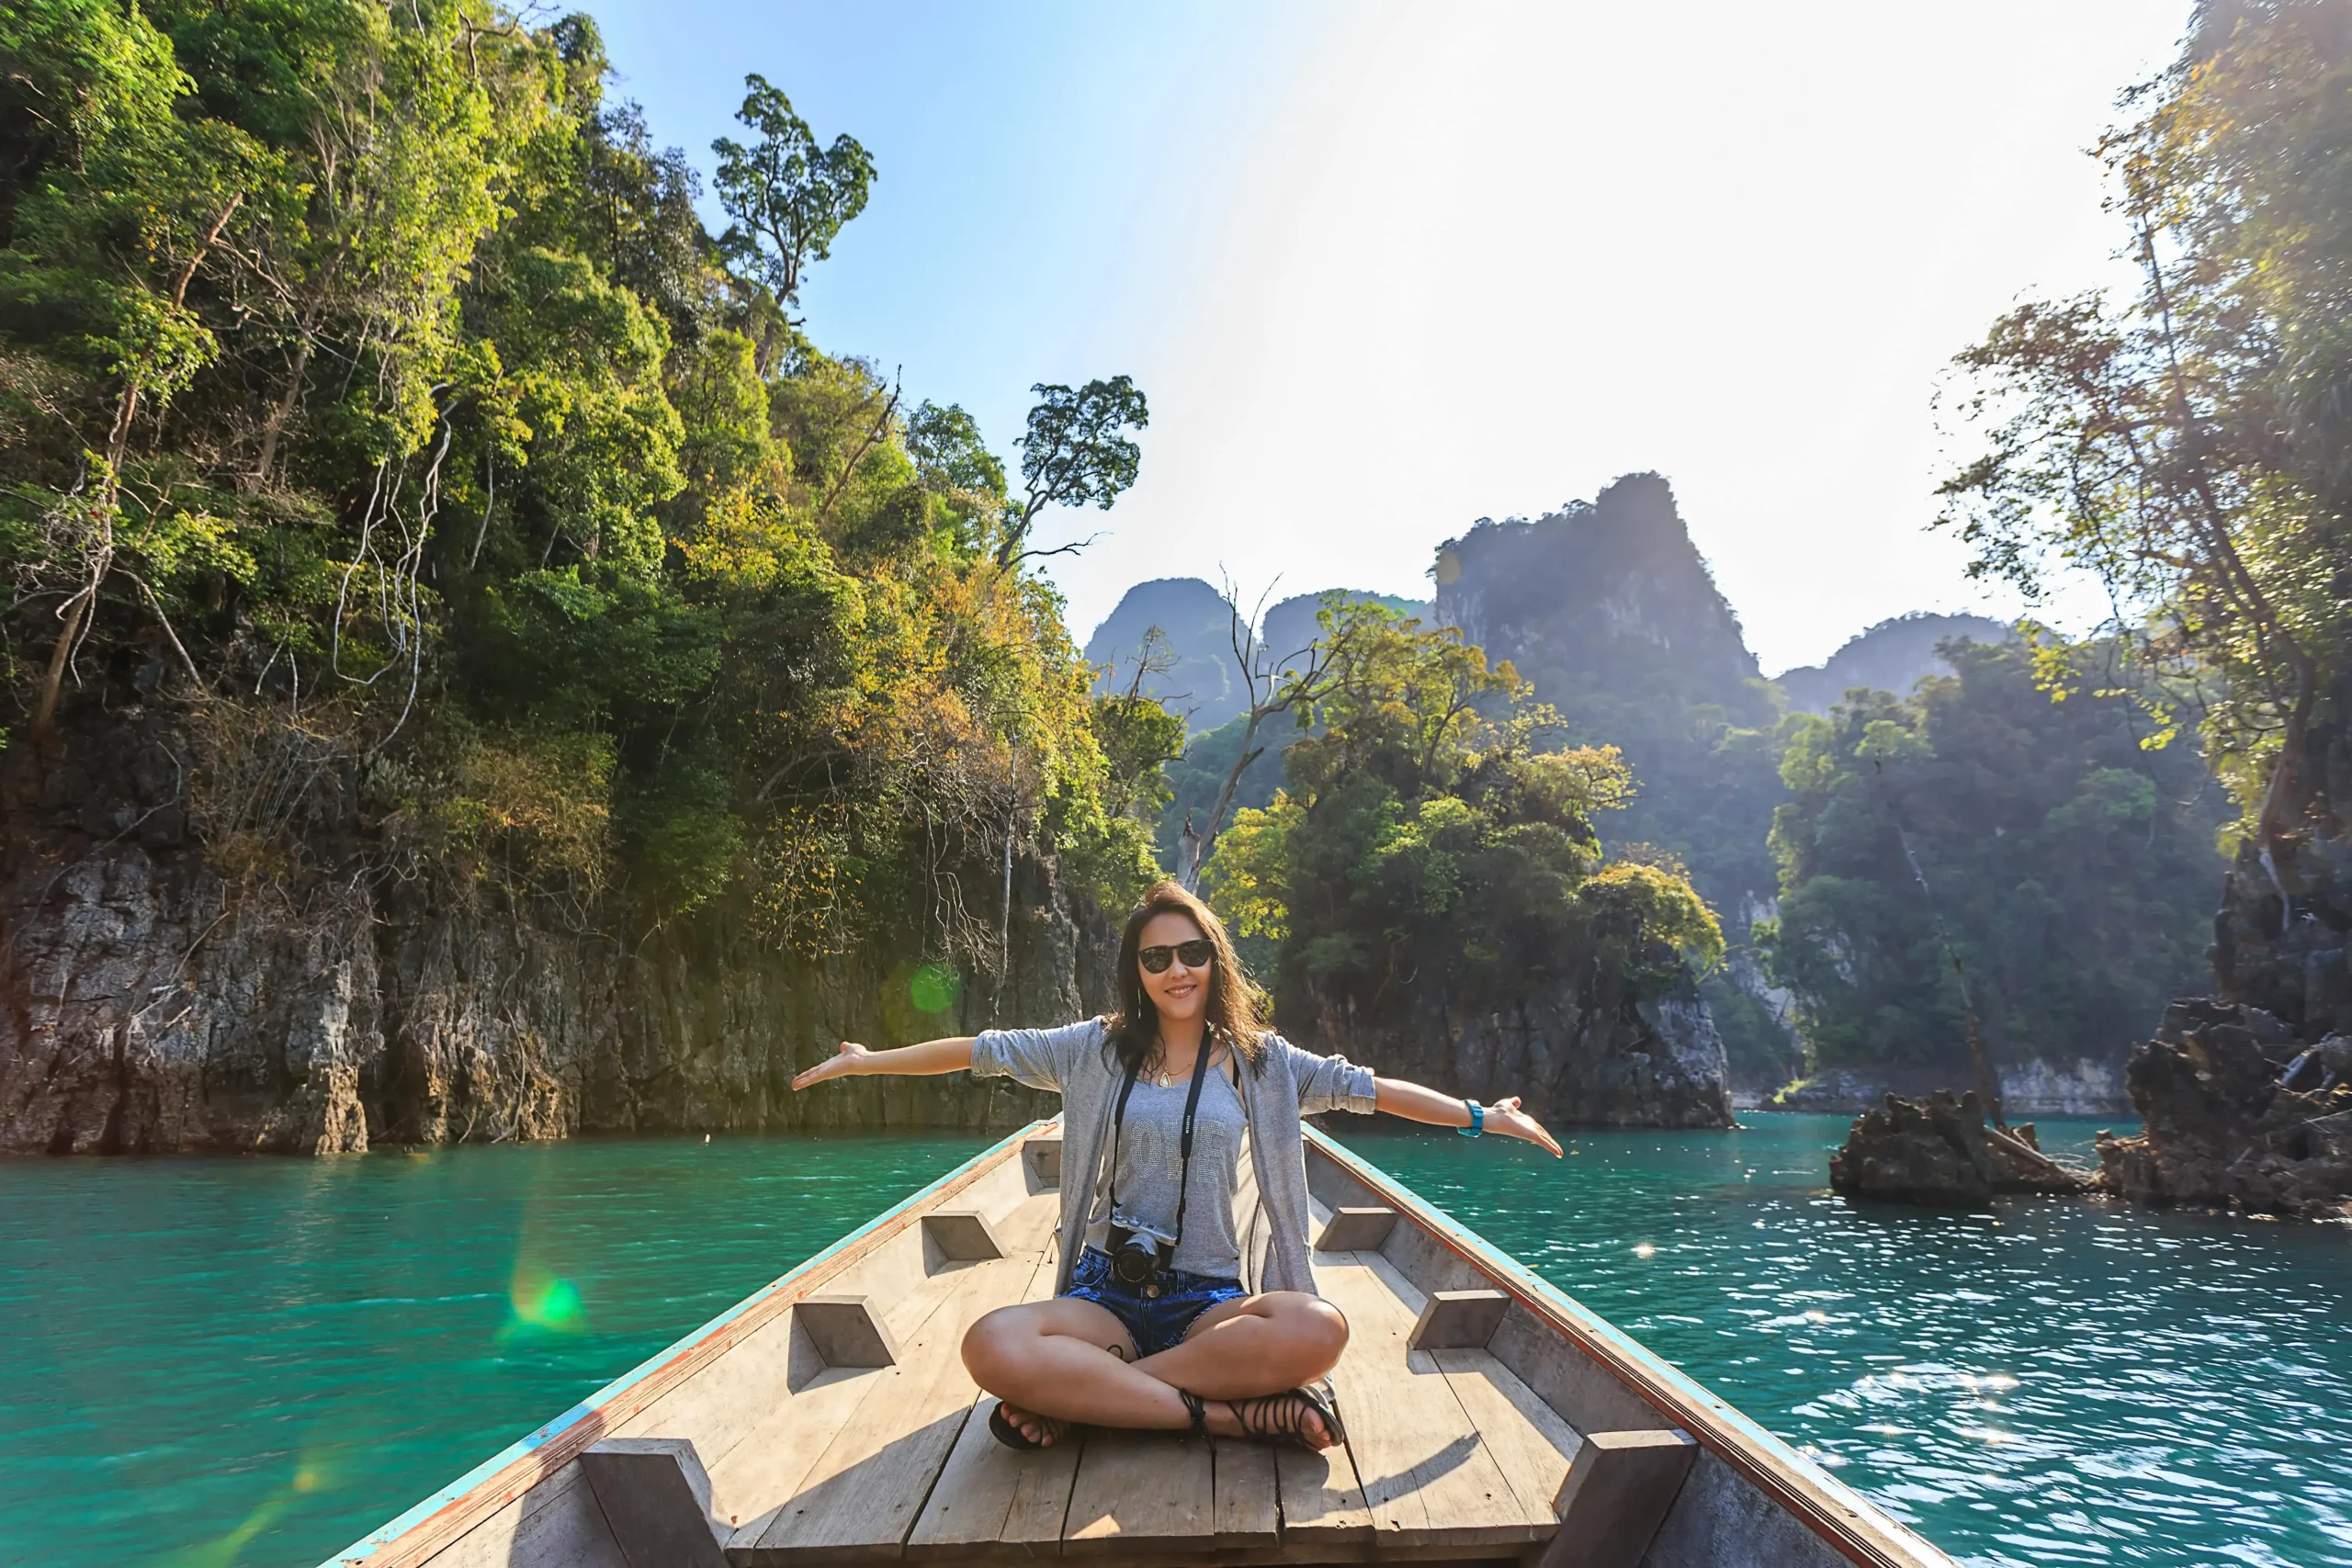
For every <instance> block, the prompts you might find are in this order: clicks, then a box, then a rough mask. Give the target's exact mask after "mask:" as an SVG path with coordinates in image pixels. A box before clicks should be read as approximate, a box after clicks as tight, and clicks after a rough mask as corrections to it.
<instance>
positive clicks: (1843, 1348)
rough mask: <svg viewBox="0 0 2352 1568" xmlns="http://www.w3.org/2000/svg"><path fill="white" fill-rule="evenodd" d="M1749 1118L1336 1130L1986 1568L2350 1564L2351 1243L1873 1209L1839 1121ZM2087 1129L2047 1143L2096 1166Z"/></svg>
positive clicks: (2224, 1227)
mask: <svg viewBox="0 0 2352 1568" xmlns="http://www.w3.org/2000/svg"><path fill="white" fill-rule="evenodd" d="M1748 1120H1749V1122H1750V1123H1751V1125H1750V1126H1748V1127H1747V1128H1746V1129H1744V1130H1743V1131H1740V1132H1738V1133H1734V1134H1686V1133H1674V1134H1661V1133H1636V1132H1623V1133H1613V1132H1612V1133H1600V1134H1593V1133H1585V1132H1580V1133H1578V1134H1577V1135H1576V1136H1575V1137H1574V1139H1573V1140H1572V1146H1573V1148H1574V1151H1575V1154H1576V1156H1577V1157H1574V1158H1566V1159H1561V1160H1556V1161H1555V1160H1552V1159H1550V1158H1547V1157H1545V1156H1543V1155H1541V1154H1540V1153H1538V1152H1536V1151H1534V1150H1532V1149H1529V1148H1528V1147H1526V1146H1525V1145H1505V1146H1499V1147H1498V1146H1494V1145H1491V1144H1489V1145H1487V1146H1484V1147H1482V1146H1480V1145H1470V1146H1469V1148H1468V1151H1467V1152H1468V1154H1469V1155H1470V1156H1477V1157H1464V1148H1463V1147H1462V1146H1461V1140H1459V1139H1447V1138H1444V1137H1432V1136H1429V1135H1425V1134H1416V1133H1411V1132H1398V1133H1389V1132H1386V1131H1382V1130H1375V1129H1374V1128H1371V1127H1369V1126H1367V1125H1365V1124H1363V1123H1360V1122H1342V1123H1340V1131H1341V1132H1342V1133H1344V1134H1348V1135H1349V1140H1350V1142H1351V1144H1353V1145H1355V1146H1356V1147H1358V1148H1360V1149H1361V1150H1363V1153H1364V1154H1365V1156H1367V1157H1369V1158H1370V1159H1372V1160H1374V1162H1375V1163H1377V1164H1379V1165H1381V1166H1383V1167H1385V1168H1387V1169H1388V1170H1390V1171H1392V1172H1393V1173H1395V1174H1396V1175H1397V1176H1398V1177H1400V1178H1402V1179H1404V1180H1405V1181H1406V1182H1407V1183H1408V1184H1409V1185H1410V1186H1412V1187H1413V1188H1414V1190H1417V1191H1419V1193H1421V1194H1422V1195H1423V1196H1424V1197H1426V1198H1429V1199H1430V1200H1431V1201H1434V1202H1437V1203H1440V1204H1442V1206H1444V1207H1445V1208H1447V1209H1449V1210H1450V1211H1452V1212H1453V1213H1454V1214H1455V1215H1457V1216H1458V1217H1460V1218H1461V1219H1462V1220H1463V1221H1464V1223H1465V1224H1469V1225H1470V1226H1471V1227H1472V1228H1474V1229H1476V1231H1478V1232H1479V1233H1480V1234H1481V1235H1484V1236H1486V1237H1487V1239H1488V1240H1489V1241H1492V1242H1494V1243H1495V1244H1496V1245H1498V1246H1500V1247H1505V1248H1508V1249H1509V1250H1510V1251H1512V1252H1514V1253H1516V1254H1517V1255H1518V1256H1519V1257H1520V1258H1521V1259H1523V1260H1524V1261H1525V1262H1527V1263H1528V1264H1529V1265H1530V1266H1531V1267H1532V1268H1533V1269H1535V1270H1536V1271H1537V1272H1539V1273H1541V1274H1543V1275H1544V1277H1545V1278H1546V1279H1549V1280H1552V1281H1553V1282H1554V1283H1555V1284H1557V1285H1559V1286H1561V1287H1562V1288H1563V1289H1565V1290H1566V1291H1567V1292H1569V1293H1571V1294H1572V1295H1574V1296H1576V1297H1577V1299H1578V1300H1579V1301H1581V1302H1582V1303H1584V1304H1585V1305H1586V1306H1588V1307H1589V1308H1591V1309H1592V1310H1593V1311H1595V1312H1598V1313H1600V1314H1601V1315H1602V1316H1604V1317H1606V1318H1608V1319H1610V1320H1611V1322H1613V1323H1614V1324H1616V1325H1617V1326H1618V1327H1620V1328H1622V1329H1624V1330H1625V1331H1626V1332H1628V1333H1630V1334H1632V1335H1634V1337H1636V1338H1638V1339H1640V1340H1641V1341H1642V1342H1643V1343H1644V1344H1645V1345H1647V1346H1648V1347H1649V1348H1651V1349H1653V1350H1655V1351H1657V1353H1658V1354H1659V1355H1661V1356H1664V1357H1665V1358H1667V1359H1668V1360H1671V1361H1673V1362H1674V1363H1675V1364H1677V1365H1678V1366H1679V1367H1680V1368H1681V1369H1682V1370H1683V1371H1687V1372H1689V1373H1690V1374H1691V1376H1692V1377H1694V1378H1696V1379H1697V1380H1698V1381H1699V1382H1702V1383H1703V1384H1705V1385H1706V1386H1707V1387H1708V1388H1710V1389H1712V1390H1713V1392H1715V1393H1719V1394H1721V1395H1723V1396H1724V1398H1726V1399H1728V1400H1730V1401H1731V1402H1732V1403H1734V1404H1737V1405H1738V1406H1740V1407H1741V1408H1742V1409H1743V1410H1745V1411H1746V1412H1747V1414H1748V1415H1750V1416H1754V1417H1755V1418H1756V1419H1757V1420H1758V1421H1760V1422H1762V1423H1763V1424H1764V1425H1765V1426H1766V1427H1770V1428H1771V1429H1772V1430H1773V1431H1775V1432H1777V1433H1779V1434H1780V1435H1781V1437H1783V1438H1786V1439H1787V1440H1788V1441H1789V1442H1790V1443H1791V1444H1792V1445H1793V1446H1795V1447H1796V1448H1797V1449H1798V1450H1800V1451H1802V1452H1804V1454H1806V1455H1807V1456H1808V1457H1809V1458H1811V1459H1813V1460H1814V1461H1815V1462H1816V1463H1818V1464H1820V1465H1822V1466H1823V1467H1824V1468H1826V1469H1827V1470H1829V1471H1830V1472H1833V1473H1834V1474H1836V1475H1837V1476H1838V1478H1839V1479H1840V1480H1842V1481H1844V1482H1845V1483H1847V1484H1849V1485H1851V1486H1854V1487H1857V1488H1859V1489H1860V1490H1861V1491H1863V1492H1865V1493H1867V1494H1868V1495H1871V1497H1872V1498H1874V1499H1875V1500H1876V1501H1878V1502H1879V1503H1880V1504H1881V1505H1883V1506H1885V1507H1886V1508H1887V1509H1888V1510H1889V1511H1890V1512H1892V1513H1894V1514H1895V1515H1896V1516H1897V1517H1901V1518H1903V1519H1905V1521H1907V1522H1909V1523H1911V1524H1912V1525H1914V1526H1915V1528H1917V1529H1920V1530H1921V1532H1922V1533H1924V1534H1925V1535H1927V1536H1928V1539H1929V1540H1933V1541H1935V1542H1936V1543H1937V1544H1938V1545H1939V1546H1941V1547H1943V1548H1944V1549H1945V1550H1946V1551H1951V1553H1952V1554H1953V1555H1955V1556H1957V1557H1960V1558H1961V1559H1962V1560H1963V1561H1964V1562H1970V1563H1972V1564H1979V1565H1996V1564H1997V1565H1999V1568H2048V1565H2054V1564H2072V1563H2146V1564H2162V1565H2165V1568H2189V1565H2197V1568H2202V1565H2204V1564H2208V1563H2222V1562H2229V1563H2246V1564H2265V1565H2267V1564H2276V1565H2278V1568H2288V1565H2290V1564H2291V1565H2294V1568H2321V1565H2325V1564H2352V1466H2347V1465H2346V1462H2345V1461H2344V1458H2343V1456H2344V1455H2345V1454H2346V1452H2347V1451H2352V1411H2347V1408H2346V1400H2345V1398H2344V1390H2345V1389H2346V1387H2347V1386H2352V1235H2347V1234H2346V1231H2345V1230H2344V1229H2343V1228H2342V1227H2337V1226H2300V1227H2299V1226H2291V1225H2278V1224H2245V1223H2233V1222H2231V1221H2228V1220H2224V1219H2218V1218H2211V1217H2207V1216H2203V1215H2189V1214H2150V1213H2141V1212H2137V1211H2133V1210H2129V1209H2122V1208H2110V1207H2107V1206H2104V1205H2100V1204H2092V1203H2081V1202H2067V1201H2049V1200H2032V1201H2018V1202H2013V1203H2004V1204H2003V1205H2002V1207H2001V1208H2000V1209H1999V1210H1997V1211H1996V1212H1995V1213H1989V1214H1962V1213H1931V1212H1925V1211H1917V1210H1905V1209H1899V1208H1884V1207H1877V1206H1872V1207H1869V1208H1856V1207H1853V1206H1851V1205H1849V1204H1848V1203H1847V1202H1845V1201H1843V1200H1841V1199H1839V1198H1837V1197H1835V1196H1834V1195H1832V1194H1831V1193H1829V1192H1828V1191H1827V1190H1826V1187H1827V1183H1826V1164H1825V1162H1826V1157H1827V1148H1828V1146H1829V1145H1832V1144H1834V1143H1836V1142H1837V1141H1838V1139H1839V1138H1840V1137H1841V1136H1842V1135H1843V1134H1844V1131H1845V1122H1844V1120H1843V1119H1842V1118H1832V1117H1821V1116H1803V1117H1800V1116H1769V1115H1753V1116H1750V1117H1749V1118H1748ZM2094 1127H2095V1124H2094V1123H2089V1122H2081V1123H2060V1124H2055V1125H2053V1124H2052V1123H2048V1122H2045V1123H2043V1124H2042V1128H2041V1132H2042V1137H2043V1142H2044V1145H2045V1146H2048V1147H2050V1148H2051V1149H2052V1152H2062V1151H2064V1152H2071V1153H2074V1154H2075V1155H2077V1156H2081V1157H2084V1158H2086V1159H2087V1157H2088V1145H2089V1142H2090V1136H2091V1134H2092V1132H2093V1130H2094ZM1629 1243H1631V1244H1632V1245H1629Z"/></svg>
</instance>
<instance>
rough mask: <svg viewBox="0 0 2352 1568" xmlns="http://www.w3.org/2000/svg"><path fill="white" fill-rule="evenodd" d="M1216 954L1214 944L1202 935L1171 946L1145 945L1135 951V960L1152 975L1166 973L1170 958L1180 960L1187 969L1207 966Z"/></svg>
mask: <svg viewBox="0 0 2352 1568" xmlns="http://www.w3.org/2000/svg"><path fill="white" fill-rule="evenodd" d="M1215 957H1216V943H1215V942H1211V941H1209V939H1208V938H1206V937H1204V936H1196V937H1194V938H1193V940H1192V941H1190V942H1178V943H1177V944H1176V945H1175V946H1173V947H1146V948H1139V949H1137V950H1136V962H1137V963H1139V964H1142V965H1143V966H1144V969H1145V971H1146V972H1147V973H1148V974H1153V975H1165V974H1166V973H1168V961H1169V960H1170V959H1171V958H1173V959H1181V960H1182V961H1183V964H1184V967H1185V968H1187V969H1205V968H1207V967H1208V966H1209V960H1210V959H1212V958H1215Z"/></svg>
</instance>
